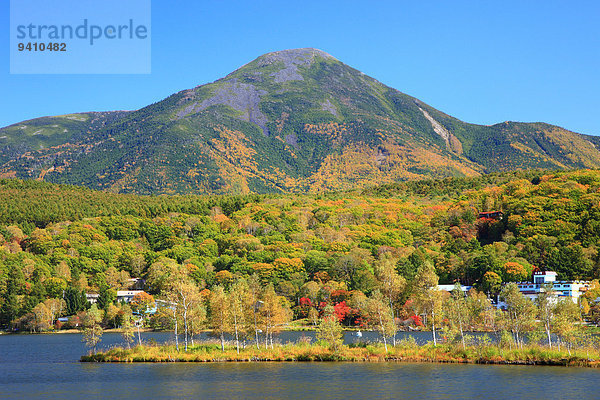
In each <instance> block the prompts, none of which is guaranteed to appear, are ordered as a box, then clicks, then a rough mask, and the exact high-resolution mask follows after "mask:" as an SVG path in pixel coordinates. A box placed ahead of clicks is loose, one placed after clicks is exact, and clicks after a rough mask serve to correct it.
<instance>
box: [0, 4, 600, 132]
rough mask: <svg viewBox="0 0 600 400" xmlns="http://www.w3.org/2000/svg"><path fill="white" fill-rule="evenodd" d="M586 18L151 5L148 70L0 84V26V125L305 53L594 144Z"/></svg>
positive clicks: (477, 111)
mask: <svg viewBox="0 0 600 400" xmlns="http://www.w3.org/2000/svg"><path fill="white" fill-rule="evenodd" d="M57 2H58V3H59V2H60V1H57ZM423 3H425V4H423ZM599 17H600V2H597V1H570V2H567V1H552V0H545V1H524V0H520V1H497V0H496V1H486V0H478V1H459V0H455V1H452V2H449V1H428V2H416V1H402V0H396V1H378V2H372V1H369V2H367V1H361V2H359V1H351V0H346V1H326V0H321V1H302V2H299V1H298V2H295V1H290V2H285V1H243V2H242V1H216V0H213V1H204V0H195V1H172V0H171V1H167V0H152V73H151V74H148V75H11V74H9V59H8V54H9V48H8V47H9V32H8V29H7V28H5V29H3V31H2V40H0V54H2V55H3V62H2V63H0V93H2V96H0V110H2V111H1V112H0V126H5V125H8V124H11V123H16V122H19V121H21V120H24V119H29V118H34V117H38V116H44V115H58V114H65V113H71V112H81V111H103V110H118V109H121V110H131V109H137V108H140V107H143V106H145V105H148V104H150V103H153V102H156V101H158V100H161V99H163V98H165V97H167V96H168V95H170V94H172V93H174V92H176V91H179V90H182V89H187V88H190V87H194V86H196V85H200V84H203V83H208V82H212V81H214V80H216V79H218V78H220V77H222V76H224V75H226V74H227V73H229V72H231V71H233V70H234V69H236V68H238V67H239V66H241V65H243V64H245V63H247V62H249V61H251V60H253V59H254V58H256V57H258V56H259V55H261V54H264V53H266V52H270V51H276V50H282V49H286V48H297V47H316V48H319V49H322V50H324V51H327V52H328V53H330V54H332V55H333V56H334V57H336V58H337V59H339V60H341V61H343V62H344V63H346V64H349V65H350V66H352V67H354V68H357V69H359V70H361V71H363V72H364V73H366V74H368V75H371V76H372V77H374V78H376V79H378V80H379V81H381V82H383V83H385V84H387V85H389V86H392V87H394V88H396V89H398V90H400V91H402V92H405V93H407V94H410V95H412V96H415V97H417V98H419V99H421V100H422V101H424V102H426V103H428V104H430V105H432V106H433V107H436V108H438V109H439V110H441V111H444V112H446V113H448V114H450V115H453V116H455V117H457V118H460V119H462V120H464V121H467V122H473V123H480V124H493V123H497V122H502V121H505V120H512V121H544V122H549V123H552V124H556V125H560V126H562V127H565V128H567V129H570V130H573V131H576V132H580V133H588V134H594V135H600V118H599V114H600V113H599V111H600V95H599V93H600V79H599V71H600V24H599V23H598V19H599ZM0 25H1V26H3V27H8V25H9V5H8V1H3V2H2V4H1V5H0Z"/></svg>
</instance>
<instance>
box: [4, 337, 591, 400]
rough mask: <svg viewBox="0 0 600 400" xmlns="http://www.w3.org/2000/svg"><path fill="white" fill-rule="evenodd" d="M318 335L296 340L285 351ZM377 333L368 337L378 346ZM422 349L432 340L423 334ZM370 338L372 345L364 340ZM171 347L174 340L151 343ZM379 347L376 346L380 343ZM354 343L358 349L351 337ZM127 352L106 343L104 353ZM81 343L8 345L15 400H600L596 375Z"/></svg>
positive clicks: (30, 340)
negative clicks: (93, 351)
mask: <svg viewBox="0 0 600 400" xmlns="http://www.w3.org/2000/svg"><path fill="white" fill-rule="evenodd" d="M300 335H305V336H312V333H311V332H305V333H296V332H288V333H285V335H282V337H281V338H280V340H281V341H283V342H285V341H290V340H295V339H297V338H298V337H299V336H300ZM370 335H371V334H370V333H365V336H366V337H369V336H370ZM414 335H415V337H416V339H417V341H425V340H429V338H428V337H427V334H426V333H421V332H416V333H414ZM363 338H364V337H363ZM143 339H144V340H156V341H157V342H166V341H170V340H172V334H168V333H145V334H143ZM372 339H374V337H372ZM347 340H356V338H355V337H351V336H348V337H347ZM115 344H121V337H120V335H118V334H105V335H104V336H103V338H102V345H101V346H100V347H108V346H112V345H115ZM85 352H86V349H85V347H84V345H83V344H82V343H81V336H80V335H78V334H58V335H0V398H7V399H28V398H35V399H59V398H63V399H66V398H76V399H83V398H85V399H107V398H108V399H110V398H117V399H139V398H145V399H169V398H184V399H196V398H197V399H238V398H239V399H242V398H243V399H280V398H286V399H313V398H321V399H341V398H344V399H371V398H374V399H379V398H382V399H393V398H405V399H421V398H425V399H479V398H495V399H527V398H531V399H533V398H543V399H559V398H579V399H594V398H600V392H599V391H598V384H600V371H598V370H595V369H587V368H571V367H569V368H567V367H531V366H499V365H490V366H485V365H452V364H411V363H372V364H368V363H218V364H183V363H182V364H151V363H148V364H89V363H79V362H78V360H79V357H80V356H81V354H83V353H85Z"/></svg>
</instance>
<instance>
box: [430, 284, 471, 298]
mask: <svg viewBox="0 0 600 400" xmlns="http://www.w3.org/2000/svg"><path fill="white" fill-rule="evenodd" d="M472 287H473V286H465V285H460V290H462V292H463V293H464V294H465V296H466V294H467V293H468V292H469V290H471V288H472ZM437 289H438V290H444V291H446V292H452V291H453V290H454V285H437Z"/></svg>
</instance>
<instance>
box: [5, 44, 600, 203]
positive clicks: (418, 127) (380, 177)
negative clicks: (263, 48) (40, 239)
mask: <svg viewBox="0 0 600 400" xmlns="http://www.w3.org/2000/svg"><path fill="white" fill-rule="evenodd" d="M597 146H600V139H599V138H596V137H594V136H586V135H581V134H577V133H574V132H570V131H568V130H565V129H563V128H559V127H557V126H553V125H548V124H544V123H517V122H504V123H500V124H496V125H491V126H483V125H474V124H469V123H466V122H462V121H460V120H458V119H456V118H453V117H451V116H449V115H446V114H444V113H443V112H441V111H438V110H436V109H434V108H432V107H430V106H428V105H427V104H425V103H423V102H421V101H420V100H418V99H416V98H414V97H411V96H408V95H406V94H404V93H401V92H399V91H398V90H396V89H393V88H390V87H388V86H386V85H384V84H382V83H380V82H378V81H377V80H375V79H373V78H371V77H369V76H367V75H365V74H363V73H361V72H360V71H357V70H356V69H354V68H352V67H350V66H348V65H345V64H343V63H342V62H340V61H338V60H336V59H335V58H334V57H332V56H331V55H329V54H327V53H325V52H323V51H320V50H316V49H310V48H308V49H295V50H283V51H278V52H274V53H268V54H265V55H263V56H261V57H259V58H257V59H256V60H254V61H252V62H250V63H248V64H246V65H244V66H242V67H241V68H239V69H238V70H236V71H234V72H232V73H231V74H229V75H227V76H226V77H224V78H222V79H219V80H217V81H215V82H213V83H210V84H206V85H202V86H198V87H195V88H193V89H189V90H184V91H181V92H179V93H175V94H173V95H172V96H169V97H168V98H166V99H164V100H162V101H160V102H158V103H155V104H151V105H149V106H147V107H144V108H142V109H140V110H137V111H133V112H123V111H116V112H103V113H80V114H70V115H64V116H57V117H43V118H38V119H34V120H30V121H24V122H21V123H18V124H14V125H11V126H8V127H5V128H2V129H0V177H17V178H24V179H43V180H46V181H50V182H55V183H68V184H76V185H85V186H88V187H90V188H94V189H101V190H108V191H113V192H124V193H140V194H174V193H181V194H185V193H214V194H222V193H233V194H235V193H238V194H240V193H241V194H243V193H249V192H257V193H269V192H305V191H324V190H346V189H352V188H364V187H370V186H373V185H380V184H390V183H394V182H398V181H405V180H414V179H423V178H443V177H461V176H462V177H464V176H476V175H480V174H483V173H488V172H494V171H509V170H516V169H531V168H543V169H571V168H599V167H600V151H598V149H597Z"/></svg>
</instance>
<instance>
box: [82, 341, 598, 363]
mask: <svg viewBox="0 0 600 400" xmlns="http://www.w3.org/2000/svg"><path fill="white" fill-rule="evenodd" d="M80 361H82V362H109V363H112V362H116V363H135V362H159V363H161V362H268V361H274V362H299V361H308V362H320V361H346V362H433V363H463V364H465V363H466V364H513V365H557V366H580V367H594V368H597V367H599V366H600V354H599V353H598V351H597V350H591V349H590V350H582V349H577V350H572V351H571V354H569V353H568V352H567V351H566V350H561V351H558V350H555V349H553V350H550V349H548V348H545V347H541V346H525V347H523V348H522V349H503V348H499V347H498V346H495V345H490V346H467V347H466V349H464V350H463V348H462V347H457V346H455V345H447V344H444V345H438V346H433V345H430V344H428V345H423V346H416V345H403V344H400V345H397V346H395V347H394V346H388V351H387V352H386V351H385V348H384V346H383V345H381V344H367V345H361V346H346V345H344V346H342V347H341V348H339V349H338V351H333V350H331V349H330V348H329V347H327V346H322V345H320V344H298V343H296V344H285V345H279V346H275V348H274V349H264V348H260V349H257V348H256V347H246V348H245V349H240V353H239V354H238V353H237V351H236V349H235V347H234V346H227V347H226V348H225V351H221V349H220V347H219V346H218V345H216V344H199V345H195V346H190V348H189V349H188V351H187V352H185V351H183V348H182V347H181V346H180V351H179V352H178V351H177V350H176V349H175V346H174V345H159V346H148V345H143V346H136V347H133V348H131V349H126V348H120V347H115V348H112V349H110V350H107V351H105V352H98V353H94V354H89V355H84V356H82V357H81V360H80Z"/></svg>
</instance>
